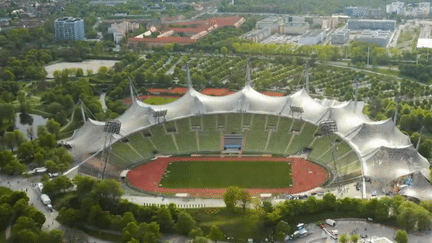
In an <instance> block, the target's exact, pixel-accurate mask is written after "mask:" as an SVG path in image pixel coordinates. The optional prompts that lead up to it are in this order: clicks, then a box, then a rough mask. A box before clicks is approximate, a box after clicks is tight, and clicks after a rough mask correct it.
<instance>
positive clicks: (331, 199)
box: [323, 193, 337, 210]
mask: <svg viewBox="0 0 432 243" xmlns="http://www.w3.org/2000/svg"><path fill="white" fill-rule="evenodd" d="M336 205H337V203H336V196H335V195H333V194H332V193H326V194H325V195H324V197H323V206H324V209H327V210H333V209H335V207H336Z"/></svg>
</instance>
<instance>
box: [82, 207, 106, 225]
mask: <svg viewBox="0 0 432 243" xmlns="http://www.w3.org/2000/svg"><path fill="white" fill-rule="evenodd" d="M87 221H88V222H89V223H90V224H91V225H94V226H96V227H100V228H103V229H107V228H109V227H110V225H111V215H110V213H109V212H106V211H103V210H102V208H101V207H100V206H99V205H94V206H92V207H91V209H90V213H89V214H88V218H87Z"/></svg>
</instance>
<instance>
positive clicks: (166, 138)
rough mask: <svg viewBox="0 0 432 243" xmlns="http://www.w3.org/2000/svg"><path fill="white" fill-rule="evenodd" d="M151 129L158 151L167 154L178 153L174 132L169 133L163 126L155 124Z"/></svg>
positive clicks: (152, 139) (152, 138)
mask: <svg viewBox="0 0 432 243" xmlns="http://www.w3.org/2000/svg"><path fill="white" fill-rule="evenodd" d="M150 131H151V134H152V137H151V141H152V142H153V144H154V145H155V146H156V150H157V151H158V152H160V153H166V154H175V153H178V151H177V148H176V146H175V144H174V140H173V138H172V134H167V133H166V132H165V128H164V127H163V126H153V127H151V128H150Z"/></svg>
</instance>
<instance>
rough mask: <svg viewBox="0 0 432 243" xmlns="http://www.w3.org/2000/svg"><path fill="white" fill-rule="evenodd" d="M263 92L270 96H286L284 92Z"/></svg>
mask: <svg viewBox="0 0 432 243" xmlns="http://www.w3.org/2000/svg"><path fill="white" fill-rule="evenodd" d="M261 94H265V95H268V96H284V95H285V94H284V93H280V92H274V91H264V92H261Z"/></svg>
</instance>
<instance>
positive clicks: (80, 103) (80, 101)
mask: <svg viewBox="0 0 432 243" xmlns="http://www.w3.org/2000/svg"><path fill="white" fill-rule="evenodd" d="M77 105H79V106H80V108H81V114H82V118H83V122H84V123H85V122H86V120H87V119H86V116H85V112H84V102H82V100H81V99H80V100H78V103H77Z"/></svg>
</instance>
